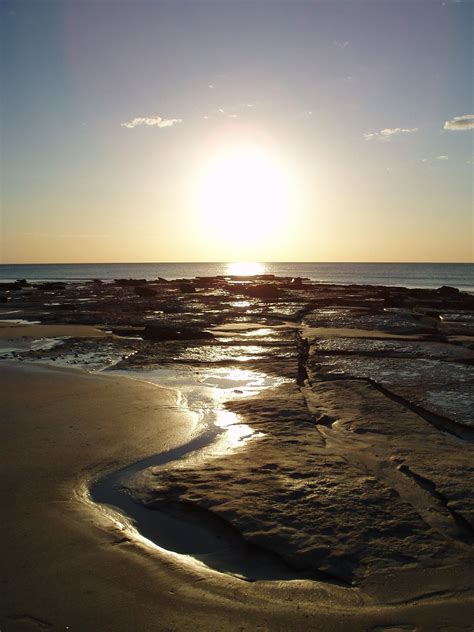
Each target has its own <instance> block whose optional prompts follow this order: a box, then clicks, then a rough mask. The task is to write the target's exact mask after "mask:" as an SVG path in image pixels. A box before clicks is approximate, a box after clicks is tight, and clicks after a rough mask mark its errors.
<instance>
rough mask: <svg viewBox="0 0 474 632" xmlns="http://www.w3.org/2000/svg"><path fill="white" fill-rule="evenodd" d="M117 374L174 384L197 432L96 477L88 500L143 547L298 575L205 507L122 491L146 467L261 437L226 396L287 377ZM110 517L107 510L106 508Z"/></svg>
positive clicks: (262, 572)
mask: <svg viewBox="0 0 474 632" xmlns="http://www.w3.org/2000/svg"><path fill="white" fill-rule="evenodd" d="M114 373H115V374H118V375H123V376H127V377H129V378H132V379H137V380H145V381H147V382H149V383H152V384H156V385H159V386H164V387H171V388H175V389H178V391H179V393H180V394H181V397H180V399H179V404H180V405H181V406H183V407H184V408H187V409H188V410H189V411H190V412H191V413H193V414H197V415H198V418H200V420H199V422H198V428H199V429H200V434H199V435H198V436H196V437H194V438H193V439H191V440H190V441H189V443H187V444H185V445H183V446H180V447H178V448H175V449H174V450H170V451H168V452H164V453H161V454H157V455H154V456H152V457H150V458H147V459H144V460H143V461H140V462H138V463H134V464H132V465H130V466H127V467H125V468H123V469H122V470H119V471H116V472H113V473H112V474H110V475H108V476H106V477H105V478H103V479H100V480H98V481H96V482H95V483H94V484H93V485H92V487H91V489H90V498H91V499H92V501H93V502H95V503H99V504H102V505H105V506H106V507H107V506H109V507H110V506H111V507H112V510H115V509H118V510H119V511H120V512H121V515H122V516H124V518H120V523H121V528H123V530H124V532H125V533H126V534H127V535H128V536H129V537H131V538H137V537H138V538H142V539H144V541H145V542H146V543H147V544H149V545H154V546H156V547H158V548H159V549H161V550H165V551H168V552H172V553H173V554H175V555H178V556H180V557H181V559H182V561H183V562H185V563H191V564H194V565H196V564H198V565H200V564H201V565H202V566H203V567H204V568H205V567H207V568H212V569H214V570H217V571H220V572H225V573H231V574H233V575H235V576H237V577H239V578H241V579H248V580H256V579H266V580H290V579H302V578H304V577H305V574H304V573H296V572H295V571H293V570H291V569H289V568H288V567H287V566H286V565H285V564H284V563H283V562H282V561H281V560H280V559H278V558H277V557H276V556H275V555H274V554H272V553H270V552H266V551H263V550H260V549H258V547H255V546H253V545H251V544H249V543H247V542H246V541H245V540H244V539H243V538H242V536H241V535H240V534H239V533H238V532H237V531H236V530H235V529H233V528H232V527H230V526H229V525H227V523H226V522H225V521H223V520H221V519H219V518H218V517H216V516H214V515H213V514H211V513H209V512H206V511H199V510H197V509H196V510H195V511H191V510H190V509H189V508H179V507H178V508H177V509H176V512H173V511H172V512H171V513H170V512H169V511H162V510H160V508H159V507H156V508H147V507H146V506H144V505H143V504H141V503H139V502H135V501H134V500H133V498H132V497H131V496H130V495H129V494H128V493H126V492H125V491H122V489H123V486H124V485H126V483H127V481H128V480H130V479H131V478H132V477H133V476H135V475H137V474H139V473H140V472H141V471H143V470H144V469H146V468H149V467H153V468H154V469H156V468H158V467H169V466H170V464H176V465H182V464H183V462H185V461H191V462H193V463H196V461H200V462H201V461H203V460H206V462H208V461H209V460H210V459H212V458H215V457H217V456H221V455H222V454H223V453H225V452H227V451H229V450H235V449H238V448H239V447H241V446H242V445H243V444H245V443H246V442H247V441H249V440H252V439H255V438H257V437H259V436H263V434H262V433H259V432H254V431H253V429H252V428H250V426H247V425H246V424H241V423H239V419H238V416H237V415H236V414H235V413H232V412H231V411H227V410H225V409H224V407H223V403H224V402H225V401H228V400H229V399H232V398H237V397H249V396H252V395H255V394H257V393H259V392H260V391H262V390H263V389H265V388H271V387H274V386H277V385H278V384H281V383H282V382H284V381H288V380H285V379H281V378H276V377H273V376H268V375H266V374H264V373H262V372H258V371H246V370H244V369H240V368H237V369H232V368H223V367H218V368H215V369H210V368H209V367H207V368H205V369H204V368H202V369H198V370H190V369H189V370H186V369H182V368H176V369H175V368H158V369H150V370H130V371H124V370H116V371H114ZM105 511H106V512H107V513H109V514H110V510H107V508H105Z"/></svg>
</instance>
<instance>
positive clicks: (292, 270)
mask: <svg viewBox="0 0 474 632" xmlns="http://www.w3.org/2000/svg"><path fill="white" fill-rule="evenodd" d="M239 273H241V274H242V273H243V274H252V273H257V274H275V275H277V276H289V277H308V278H309V279H311V280H313V281H318V282H322V283H342V284H349V283H360V284H367V285H399V286H404V287H410V288H413V287H420V288H438V287H441V286H442V285H450V286H453V287H457V288H459V289H460V290H464V291H468V292H474V264H472V263H259V264H255V263H252V264H229V263H91V264H82V263H78V264H75V263H74V264H0V281H14V280H16V279H27V280H28V281H83V280H88V279H102V280H104V281H108V280H113V279H118V278H122V279H123V278H135V279H148V280H151V279H156V278H157V277H162V278H165V279H178V278H193V277H195V276H214V275H219V274H239Z"/></svg>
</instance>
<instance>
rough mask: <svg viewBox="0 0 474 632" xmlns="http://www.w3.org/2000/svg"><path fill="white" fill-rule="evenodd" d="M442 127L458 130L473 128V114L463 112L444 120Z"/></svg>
mask: <svg viewBox="0 0 474 632" xmlns="http://www.w3.org/2000/svg"><path fill="white" fill-rule="evenodd" d="M444 129H449V130H451V131H456V132H460V131H462V130H465V129H474V114H463V115H462V116H455V117H454V118H452V119H450V120H449V121H446V123H445V124H444Z"/></svg>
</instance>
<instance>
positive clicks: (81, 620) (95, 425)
mask: <svg viewBox="0 0 474 632" xmlns="http://www.w3.org/2000/svg"><path fill="white" fill-rule="evenodd" d="M0 379H1V383H2V387H3V388H2V392H1V410H2V445H3V448H2V454H3V458H2V462H1V469H2V475H1V479H0V480H1V487H2V501H3V507H4V514H3V519H2V522H1V527H0V529H1V541H2V543H3V553H2V576H3V579H2V593H3V600H2V606H1V610H0V621H1V627H2V630H4V631H5V632H8V631H9V630H12V631H13V630H15V631H17V630H18V631H23V630H25V631H28V630H48V629H51V630H81V631H87V630H101V631H109V630H110V632H112V631H114V632H116V631H117V632H118V631H121V630H123V631H129V630H163V631H164V630H188V629H190V628H191V627H192V628H193V629H195V630H295V629H308V630H349V629H350V630H383V629H390V630H394V629H401V630H415V629H416V630H420V631H421V630H426V631H428V630H448V629H449V630H467V629H468V627H467V626H468V622H469V620H470V616H471V613H472V605H473V604H472V601H471V600H470V599H469V598H467V597H466V595H465V594H460V595H449V594H442V595H441V596H437V595H436V594H433V595H431V596H426V597H425V598H424V599H422V600H420V601H418V600H416V599H414V600H409V601H408V602H406V603H404V600H403V596H402V595H400V601H401V603H398V604H397V603H392V604H391V605H389V606H384V605H383V604H380V603H377V600H375V599H374V598H371V597H370V596H368V595H367V594H364V592H362V591H360V590H359V589H358V588H344V587H340V586H336V585H331V584H330V583H327V582H318V581H310V582H308V581H292V582H271V581H262V582H255V583H248V582H244V581H241V580H238V579H235V578H233V577H231V576H227V575H223V574H217V573H214V572H212V571H209V570H207V569H205V568H203V567H200V566H196V565H193V563H192V562H185V561H184V560H183V558H181V557H179V556H176V555H173V554H169V553H166V552H164V551H160V550H158V549H156V548H155V549H154V548H151V547H149V546H147V545H145V544H143V543H141V542H140V540H139V539H137V538H134V537H133V535H132V534H130V533H128V532H127V531H124V530H122V529H120V527H119V526H118V524H117V523H114V522H113V521H112V519H111V518H110V517H107V516H106V515H104V514H103V513H101V512H100V511H98V510H97V509H96V508H95V507H94V506H92V505H90V504H88V503H87V502H85V501H84V498H83V496H82V494H83V493H84V491H85V488H86V487H87V485H88V484H89V483H90V481H91V479H92V478H93V477H95V476H96V475H98V474H99V473H104V472H106V471H109V470H112V469H116V468H118V467H120V466H122V465H124V464H126V463H129V462H133V461H136V460H139V459H141V458H144V457H145V456H148V455H150V454H152V453H155V452H162V451H164V450H168V449H171V448H173V447H176V446H178V445H180V444H182V443H184V442H186V441H187V440H188V439H189V438H190V437H191V436H192V434H193V430H195V428H193V423H192V420H191V419H190V418H189V417H188V416H187V415H186V414H184V413H183V411H182V410H181V409H179V408H177V407H176V397H175V393H173V392H172V391H169V390H165V389H159V388H157V387H155V386H152V385H150V384H145V383H140V382H136V381H132V380H127V379H124V378H113V377H108V376H107V377H105V376H91V375H88V374H86V373H84V372H81V371H73V370H57V369H54V368H46V367H40V366H34V367H32V366H31V365H21V366H20V365H18V364H17V365H14V364H12V363H4V364H2V365H0ZM26 393H27V395H28V398H27V403H26V405H25V394H26ZM419 580H420V577H419V575H418V576H417V575H416V574H415V575H413V576H412V577H410V574H408V576H407V577H406V581H407V582H409V581H419ZM396 590H397V589H396V587H395V586H394V587H393V602H396V601H397V599H396ZM388 626H395V627H388ZM456 626H457V627H456Z"/></svg>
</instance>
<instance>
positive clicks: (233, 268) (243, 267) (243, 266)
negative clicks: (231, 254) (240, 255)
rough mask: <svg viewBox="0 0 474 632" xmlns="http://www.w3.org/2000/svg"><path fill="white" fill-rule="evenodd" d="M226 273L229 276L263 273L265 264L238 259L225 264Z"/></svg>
mask: <svg viewBox="0 0 474 632" xmlns="http://www.w3.org/2000/svg"><path fill="white" fill-rule="evenodd" d="M226 274H229V275H231V276H254V275H256V274H265V264H264V263H257V262H255V261H240V262H234V263H228V264H227V270H226Z"/></svg>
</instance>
